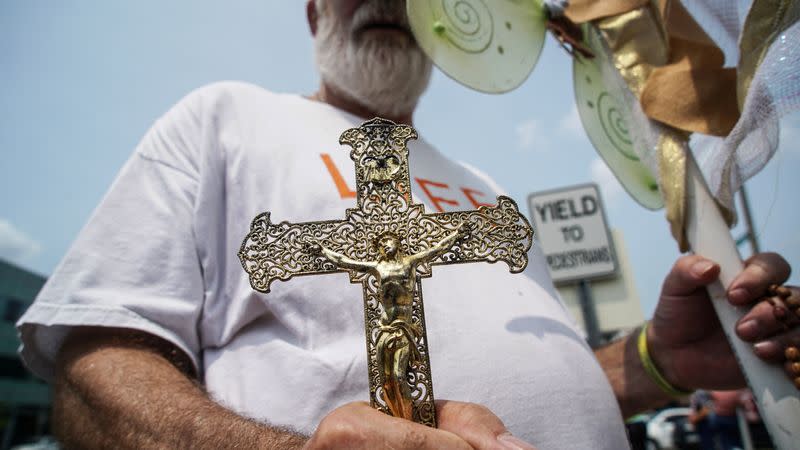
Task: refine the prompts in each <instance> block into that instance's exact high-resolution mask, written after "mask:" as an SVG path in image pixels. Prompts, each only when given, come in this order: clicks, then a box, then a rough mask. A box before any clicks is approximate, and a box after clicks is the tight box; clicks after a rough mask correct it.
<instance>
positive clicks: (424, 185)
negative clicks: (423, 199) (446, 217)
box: [414, 178, 458, 212]
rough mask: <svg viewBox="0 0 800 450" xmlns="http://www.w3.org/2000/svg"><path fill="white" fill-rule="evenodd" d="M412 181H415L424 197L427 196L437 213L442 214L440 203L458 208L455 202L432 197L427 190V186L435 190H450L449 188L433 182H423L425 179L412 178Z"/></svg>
mask: <svg viewBox="0 0 800 450" xmlns="http://www.w3.org/2000/svg"><path fill="white" fill-rule="evenodd" d="M414 179H415V180H417V183H419V187H421V188H422V190H423V191H424V192H425V195H427V196H428V198H429V199H430V200H431V203H433V206H434V207H435V208H436V209H438V210H439V212H444V209H442V203H447V204H448V205H453V206H458V202H457V201H455V200H452V199H449V198H444V197H437V196H435V195H433V194H432V193H431V191H429V190H428V186H433V187H437V188H444V189H448V188H450V186H448V185H446V184H444V183H437V182H435V181H430V180H425V179H422V178H414Z"/></svg>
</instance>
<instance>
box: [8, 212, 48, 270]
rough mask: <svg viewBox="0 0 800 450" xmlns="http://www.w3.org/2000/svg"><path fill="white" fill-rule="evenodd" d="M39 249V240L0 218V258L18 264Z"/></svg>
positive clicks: (40, 247)
mask: <svg viewBox="0 0 800 450" xmlns="http://www.w3.org/2000/svg"><path fill="white" fill-rule="evenodd" d="M41 250H42V245H41V244H40V243H39V242H37V241H36V240H34V239H33V238H31V237H30V236H28V235H27V234H25V233H24V232H22V231H20V230H18V229H17V228H16V227H14V225H12V224H11V223H10V222H8V221H7V220H4V219H0V258H3V259H5V260H7V261H10V262H13V263H17V264H19V263H24V262H27V261H28V260H30V259H31V258H33V257H34V256H36V255H38V254H39V252H40V251H41Z"/></svg>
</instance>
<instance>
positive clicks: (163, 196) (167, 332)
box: [17, 93, 213, 380]
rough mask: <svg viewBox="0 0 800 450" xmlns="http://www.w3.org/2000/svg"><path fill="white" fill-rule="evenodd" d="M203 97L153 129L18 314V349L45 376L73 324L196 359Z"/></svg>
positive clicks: (178, 108)
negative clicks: (138, 336) (139, 335)
mask: <svg viewBox="0 0 800 450" xmlns="http://www.w3.org/2000/svg"><path fill="white" fill-rule="evenodd" d="M201 104H202V99H201V95H200V94H197V93H195V94H191V95H189V96H188V97H186V98H185V99H184V100H182V101H181V102H180V103H178V104H177V105H176V106H175V107H173V108H172V109H171V110H170V111H169V112H168V113H167V114H166V115H165V116H164V117H162V118H161V119H160V120H159V121H158V122H156V124H155V125H154V126H153V127H152V128H151V129H150V130H149V131H148V133H147V134H146V135H145V137H144V138H143V140H142V142H141V143H140V144H139V146H138V147H137V149H136V151H135V152H134V154H133V155H132V156H131V158H130V159H129V160H128V161H127V162H126V164H125V165H124V166H123V168H122V170H121V172H120V173H119V175H118V176H117V179H116V180H115V181H114V183H113V184H112V186H111V188H110V190H109V191H108V193H107V194H106V195H105V197H104V198H103V200H102V201H101V203H100V205H99V206H98V207H97V209H96V210H95V211H94V213H93V214H92V217H91V218H90V219H89V221H88V223H87V224H86V226H85V227H84V228H83V230H82V231H81V232H80V234H79V235H78V238H77V239H76V241H75V242H74V243H73V245H72V247H71V248H70V250H69V251H68V253H67V254H66V256H65V257H64V259H63V261H62V262H61V264H60V265H59V267H58V268H57V269H56V271H55V273H54V274H53V275H52V276H51V277H50V279H49V280H48V281H47V283H46V284H45V286H44V288H43V289H42V291H41V292H40V294H39V296H38V297H37V299H36V301H35V302H34V303H33V305H32V306H31V307H30V308H29V309H28V311H27V312H26V313H25V314H24V315H23V317H22V318H21V319H20V320H19V322H18V323H17V328H18V331H19V333H20V336H21V339H22V342H23V344H22V347H21V348H20V355H21V356H22V359H23V361H24V362H25V363H26V365H27V366H28V367H29V368H30V369H31V370H32V371H33V372H34V373H35V374H37V375H38V376H40V377H42V378H44V379H46V380H50V379H52V377H53V373H54V371H53V365H54V364H53V363H54V359H55V357H56V354H57V353H58V351H59V348H60V346H61V343H62V341H63V339H64V337H65V335H66V334H67V332H68V331H69V329H70V328H71V327H75V326H101V327H121V328H130V329H137V330H142V331H145V332H147V333H150V334H154V335H156V336H159V337H161V338H163V339H166V340H168V341H170V342H172V343H174V344H175V345H177V346H178V347H179V348H181V349H182V350H183V351H184V352H185V353H186V354H187V355H188V356H189V357H190V358H191V359H192V362H193V363H194V364H195V368H197V364H198V355H199V351H200V349H199V344H198V341H199V339H198V333H197V323H198V320H199V317H200V312H201V310H202V305H203V300H204V298H203V297H204V291H205V290H204V287H203V277H202V271H201V267H200V263H199V261H198V256H197V247H196V245H195V234H194V227H195V225H196V224H195V220H194V218H195V216H196V211H195V199H196V194H197V190H198V183H199V181H198V180H199V177H200V172H201V168H200V162H199V161H201V160H202V158H201V157H200V152H201V151H203V149H202V147H203V146H204V142H206V143H208V142H211V141H210V140H209V139H208V135H207V133H208V128H209V127H208V126H207V124H204V123H203V120H202V119H201V115H200V114H198V110H199V109H200V105H201ZM211 128H213V127H211ZM204 131H205V133H204Z"/></svg>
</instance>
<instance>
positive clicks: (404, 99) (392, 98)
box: [314, 20, 431, 117]
mask: <svg viewBox="0 0 800 450" xmlns="http://www.w3.org/2000/svg"><path fill="white" fill-rule="evenodd" d="M326 22H328V23H321V24H320V28H319V29H318V32H317V34H316V37H315V39H314V47H315V50H316V62H317V67H318V69H319V72H320V77H322V81H323V82H325V84H326V85H328V86H329V87H330V88H332V89H334V90H335V91H336V92H337V94H339V95H343V96H345V97H347V98H348V99H349V100H352V101H354V102H356V103H358V104H360V105H362V106H364V107H366V108H367V109H369V110H371V111H374V112H375V113H376V114H385V115H387V116H392V117H397V116H403V115H407V114H411V112H412V111H413V110H414V107H415V106H416V105H417V101H418V100H419V97H420V96H421V95H422V93H423V92H425V88H427V87H428V81H429V80H430V75H431V62H430V60H429V59H428V58H427V56H425V54H424V53H423V52H422V50H420V48H419V47H417V46H416V45H415V44H413V43H411V42H404V41H400V40H398V39H394V37H392V36H378V37H374V36H362V39H360V40H359V41H354V40H352V39H348V38H347V33H345V32H342V31H343V30H340V29H338V27H337V25H338V24H335V23H334V24H332V23H330V22H334V21H333V20H330V21H326Z"/></svg>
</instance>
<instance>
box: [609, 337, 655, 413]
mask: <svg viewBox="0 0 800 450" xmlns="http://www.w3.org/2000/svg"><path fill="white" fill-rule="evenodd" d="M638 331H639V330H638V329H637V330H636V331H635V332H633V333H631V334H630V335H628V336H626V337H625V338H624V339H620V340H618V341H616V342H612V343H611V344H609V345H607V346H605V347H602V348H599V349H597V350H596V351H595V356H596V357H597V360H598V361H599V362H600V366H601V367H602V368H603V371H605V373H606V377H608V381H609V382H610V383H611V388H612V389H613V390H614V395H615V396H616V397H617V402H618V403H619V407H620V410H622V417H625V418H627V417H631V416H633V415H634V414H637V413H639V412H642V411H645V410H648V409H652V408H657V407H659V406H662V405H664V404H666V403H667V402H669V401H670V400H671V398H670V397H669V396H668V395H667V394H665V393H664V392H663V391H662V390H661V389H660V388H659V387H658V385H656V384H655V383H654V382H653V380H652V379H650V377H649V376H648V375H647V373H646V372H645V371H644V367H643V366H642V362H641V360H640V359H639V351H638V349H637V348H636V338H637V336H638V335H639V332H638Z"/></svg>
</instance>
